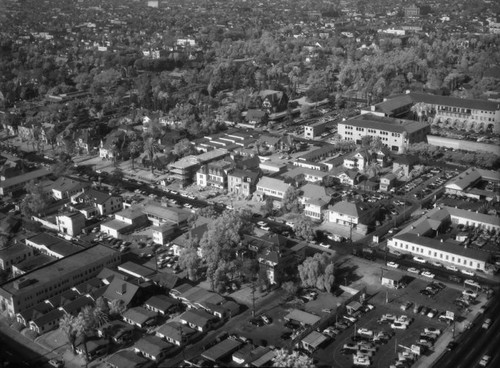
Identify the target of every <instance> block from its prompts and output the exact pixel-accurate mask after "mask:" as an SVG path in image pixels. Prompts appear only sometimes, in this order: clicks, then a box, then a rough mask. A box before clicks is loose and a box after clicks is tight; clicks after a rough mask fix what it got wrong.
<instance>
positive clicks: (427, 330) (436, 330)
mask: <svg viewBox="0 0 500 368" xmlns="http://www.w3.org/2000/svg"><path fill="white" fill-rule="evenodd" d="M424 332H425V333H432V334H434V335H438V336H439V335H441V330H440V329H439V328H435V327H426V328H424Z"/></svg>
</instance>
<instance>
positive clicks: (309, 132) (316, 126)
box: [304, 121, 327, 139]
mask: <svg viewBox="0 0 500 368" xmlns="http://www.w3.org/2000/svg"><path fill="white" fill-rule="evenodd" d="M326 124H327V123H325V122H323V121H317V122H315V123H313V124H310V125H306V126H304V138H305V139H314V138H317V137H319V136H320V135H321V134H322V133H323V132H324V131H325V129H326Z"/></svg>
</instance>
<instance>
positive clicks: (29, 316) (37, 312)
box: [16, 301, 54, 327]
mask: <svg viewBox="0 0 500 368" xmlns="http://www.w3.org/2000/svg"><path fill="white" fill-rule="evenodd" d="M51 310H54V307H53V306H52V305H51V304H50V303H46V302H45V301H43V302H41V303H38V304H37V305H35V306H34V307H32V308H29V309H26V310H25V311H23V312H19V313H17V314H16V321H17V322H18V323H20V324H21V325H23V326H25V327H27V326H29V323H30V321H33V320H36V319H38V318H40V317H42V316H43V315H44V314H47V313H48V312H50V311H51Z"/></svg>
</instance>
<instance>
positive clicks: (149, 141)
mask: <svg viewBox="0 0 500 368" xmlns="http://www.w3.org/2000/svg"><path fill="white" fill-rule="evenodd" d="M144 150H145V151H146V153H147V154H148V157H149V162H150V165H151V174H152V173H153V172H154V166H153V159H154V155H155V153H157V152H160V145H159V144H158V142H157V141H155V139H154V138H153V137H151V136H145V137H144Z"/></svg>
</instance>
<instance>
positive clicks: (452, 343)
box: [446, 341, 458, 351]
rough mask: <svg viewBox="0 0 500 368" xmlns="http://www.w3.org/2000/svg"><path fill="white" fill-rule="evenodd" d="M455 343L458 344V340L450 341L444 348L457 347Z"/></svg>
mask: <svg viewBox="0 0 500 368" xmlns="http://www.w3.org/2000/svg"><path fill="white" fill-rule="evenodd" d="M457 345H458V342H456V341H450V342H449V343H448V345H447V346H446V350H448V351H451V350H453V349H455V348H456V347H457Z"/></svg>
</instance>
